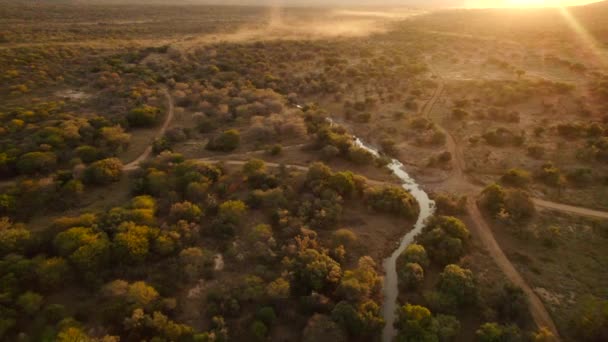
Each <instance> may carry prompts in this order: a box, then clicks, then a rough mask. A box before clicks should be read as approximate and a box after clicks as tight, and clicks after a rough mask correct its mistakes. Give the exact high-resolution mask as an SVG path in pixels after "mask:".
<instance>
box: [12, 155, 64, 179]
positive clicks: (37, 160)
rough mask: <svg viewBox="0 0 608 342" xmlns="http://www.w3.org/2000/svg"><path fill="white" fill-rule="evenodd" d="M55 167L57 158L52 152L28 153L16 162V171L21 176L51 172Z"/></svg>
mask: <svg viewBox="0 0 608 342" xmlns="http://www.w3.org/2000/svg"><path fill="white" fill-rule="evenodd" d="M56 167H57V156H56V155H55V153H53V152H29V153H26V154H24V155H22V156H21V157H19V160H17V169H18V170H19V172H21V173H23V174H28V175H31V174H34V173H37V172H51V171H53V170H54V169H55V168H56Z"/></svg>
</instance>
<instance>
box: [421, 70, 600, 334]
mask: <svg viewBox="0 0 608 342" xmlns="http://www.w3.org/2000/svg"><path fill="white" fill-rule="evenodd" d="M433 72H434V70H433ZM434 73H435V72H434ZM435 75H437V73H435ZM437 77H438V79H439V86H438V87H437V91H436V92H435V94H434V95H433V96H437V97H439V96H440V95H441V93H442V92H443V88H444V83H443V79H442V78H441V77H440V76H439V75H437ZM436 101H437V99H434V101H433V102H432V104H431V105H430V106H428V108H425V111H424V114H425V115H426V116H427V118H428V117H429V114H430V111H431V110H432V107H433V105H434V104H435V102H436ZM437 128H438V129H439V130H440V131H441V132H443V133H444V134H445V136H446V147H447V149H448V151H449V152H450V153H451V154H452V160H453V162H454V170H452V175H451V176H450V177H449V178H448V179H447V180H446V182H448V181H451V182H452V183H453V184H456V185H458V187H457V188H458V189H459V190H460V189H462V190H463V191H462V192H464V194H465V195H467V194H471V193H473V194H476V193H477V191H478V190H476V189H478V187H477V186H476V185H475V184H472V183H471V182H470V181H469V180H468V179H467V177H466V174H465V172H464V171H465V170H466V163H465V160H464V154H463V153H462V150H461V149H460V146H459V145H458V144H457V143H456V139H455V138H454V136H453V135H452V134H451V133H450V132H449V131H447V130H446V129H445V128H444V127H442V126H441V125H437ZM465 189H468V191H466V190H465ZM535 203H536V201H535ZM545 204H549V205H552V206H553V207H554V208H560V209H558V210H562V209H563V207H562V206H561V205H556V204H555V203H550V202H547V203H545ZM571 209H577V208H571ZM578 209H580V208H578ZM467 212H468V214H469V216H470V217H471V220H472V221H473V223H474V224H473V227H472V228H473V229H474V230H475V233H476V235H477V236H478V237H479V239H480V240H481V242H482V243H483V245H484V246H485V247H486V248H487V250H488V252H489V253H490V256H491V257H492V259H494V261H495V262H496V264H497V265H498V267H499V268H500V270H501V271H502V272H503V273H504V274H505V276H506V277H507V279H509V280H510V281H511V282H512V283H513V284H515V285H516V286H519V287H520V288H521V289H522V290H523V291H524V293H525V294H526V297H527V298H528V305H529V310H530V314H531V315H532V318H533V319H534V322H535V323H536V325H537V326H538V327H539V328H540V327H546V328H548V329H549V330H550V331H551V333H553V335H554V336H555V338H556V339H558V340H559V333H558V330H557V327H556V325H555V323H554V322H553V319H552V318H551V315H550V314H549V312H548V311H547V309H546V308H545V306H544V304H543V302H542V301H541V300H540V298H539V297H538V296H537V295H536V293H535V292H534V291H533V290H532V288H531V287H530V286H529V285H528V283H526V281H525V280H524V278H523V277H522V276H521V274H519V272H518V271H517V269H516V268H515V266H513V264H512V263H511V261H510V260H509V259H508V258H507V256H506V255H505V253H504V252H503V251H502V249H501V248H500V245H499V244H498V242H497V241H496V239H495V238H494V234H493V232H492V229H491V228H490V227H489V226H488V224H487V222H486V221H485V219H484V217H483V215H482V214H481V212H480V211H479V208H478V207H477V203H475V201H474V200H472V199H471V198H468V199H467ZM606 217H608V214H606Z"/></svg>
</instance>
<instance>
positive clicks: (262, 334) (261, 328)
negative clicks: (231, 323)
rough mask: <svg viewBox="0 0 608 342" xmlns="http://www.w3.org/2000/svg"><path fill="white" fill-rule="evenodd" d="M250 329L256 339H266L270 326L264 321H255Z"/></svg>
mask: <svg viewBox="0 0 608 342" xmlns="http://www.w3.org/2000/svg"><path fill="white" fill-rule="evenodd" d="M249 330H250V332H251V336H253V338H254V339H255V340H256V341H265V340H266V336H267V335H268V327H266V324H264V323H263V322H260V321H253V323H251V327H250V328H249Z"/></svg>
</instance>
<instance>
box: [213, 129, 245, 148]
mask: <svg viewBox="0 0 608 342" xmlns="http://www.w3.org/2000/svg"><path fill="white" fill-rule="evenodd" d="M240 142H241V134H240V133H239V131H237V130H235V129H229V130H227V131H224V132H223V133H222V134H220V135H219V136H217V137H215V138H213V139H211V140H210V141H209V143H207V149H209V150H212V151H222V152H230V151H234V150H236V149H237V148H238V147H239V144H240Z"/></svg>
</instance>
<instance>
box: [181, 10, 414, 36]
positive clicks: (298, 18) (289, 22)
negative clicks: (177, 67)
mask: <svg viewBox="0 0 608 342" xmlns="http://www.w3.org/2000/svg"><path fill="white" fill-rule="evenodd" d="M276 3H277V2H276V1H275V5H274V6H272V7H270V8H269V13H268V21H267V23H266V24H264V25H257V26H253V27H252V26H247V25H245V26H243V27H240V28H239V29H237V30H236V31H234V32H231V33H221V34H205V35H201V36H196V37H188V38H185V39H183V40H182V41H181V42H179V43H178V44H176V46H182V47H186V48H191V47H195V46H199V45H201V44H213V43H221V42H229V43H230V42H232V43H243V42H255V41H268V40H300V39H305V40H306V39H308V40H313V39H323V38H332V37H365V36H368V35H371V34H376V33H383V32H387V31H388V30H389V29H390V27H391V24H392V23H394V22H395V21H399V20H403V19H406V18H408V17H412V16H415V15H419V14H422V13H424V12H423V11H420V10H412V9H391V10H377V11H372V10H354V9H353V10H347V9H339V10H332V9H324V10H320V9H314V10H305V9H286V8H282V7H280V6H278V5H276Z"/></svg>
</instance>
